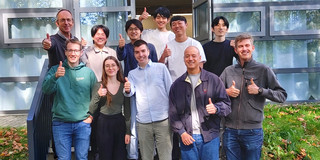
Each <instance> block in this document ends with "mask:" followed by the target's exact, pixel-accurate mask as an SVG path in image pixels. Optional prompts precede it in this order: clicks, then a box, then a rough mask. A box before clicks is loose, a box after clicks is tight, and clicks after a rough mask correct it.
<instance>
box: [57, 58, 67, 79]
mask: <svg viewBox="0 0 320 160" xmlns="http://www.w3.org/2000/svg"><path fill="white" fill-rule="evenodd" d="M65 72H66V71H65V69H64V67H62V61H60V64H59V67H58V69H57V71H56V78H59V77H63V76H64V74H65Z"/></svg>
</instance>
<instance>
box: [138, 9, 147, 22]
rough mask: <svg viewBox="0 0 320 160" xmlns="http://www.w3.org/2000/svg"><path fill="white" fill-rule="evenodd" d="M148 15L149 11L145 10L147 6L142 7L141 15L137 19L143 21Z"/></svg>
mask: <svg viewBox="0 0 320 160" xmlns="http://www.w3.org/2000/svg"><path fill="white" fill-rule="evenodd" d="M148 16H149V13H148V12H147V8H146V7H144V10H143V12H142V14H141V16H140V17H139V21H143V20H145V19H147V18H148Z"/></svg>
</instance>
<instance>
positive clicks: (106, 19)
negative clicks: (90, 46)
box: [80, 12, 127, 43]
mask: <svg viewBox="0 0 320 160" xmlns="http://www.w3.org/2000/svg"><path fill="white" fill-rule="evenodd" d="M126 19H127V12H108V13H106V12H94V13H92V12H88V13H80V23H81V24H80V28H81V36H82V37H83V38H84V39H92V38H91V32H90V31H91V28H92V27H93V26H94V25H98V24H103V25H105V26H107V27H108V28H109V30H110V35H109V38H108V41H117V40H118V39H119V33H121V34H122V35H123V36H124V35H126V32H125V23H126ZM119 31H121V32H119ZM88 42H89V41H88ZM89 43H90V42H89Z"/></svg>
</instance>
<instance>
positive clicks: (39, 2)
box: [0, 0, 63, 8]
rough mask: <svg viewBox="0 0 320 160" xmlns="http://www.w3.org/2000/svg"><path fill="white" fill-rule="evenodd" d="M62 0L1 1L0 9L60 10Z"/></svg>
mask: <svg viewBox="0 0 320 160" xmlns="http://www.w3.org/2000/svg"><path fill="white" fill-rule="evenodd" d="M62 6H63V5H62V0H1V1H0V8H62Z"/></svg>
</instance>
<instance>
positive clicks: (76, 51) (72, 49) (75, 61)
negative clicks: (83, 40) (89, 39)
mask: <svg viewBox="0 0 320 160" xmlns="http://www.w3.org/2000/svg"><path fill="white" fill-rule="evenodd" d="M65 54H66V56H67V59H68V64H69V66H70V67H76V66H78V65H79V59H80V56H81V54H82V50H81V45H80V44H77V43H68V44H67V50H66V51H65Z"/></svg>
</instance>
